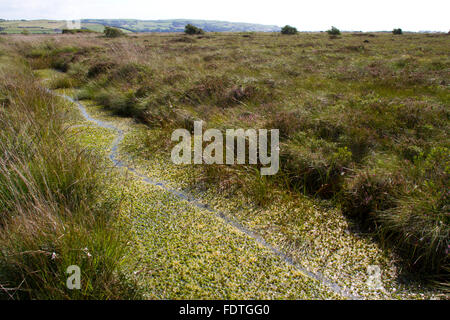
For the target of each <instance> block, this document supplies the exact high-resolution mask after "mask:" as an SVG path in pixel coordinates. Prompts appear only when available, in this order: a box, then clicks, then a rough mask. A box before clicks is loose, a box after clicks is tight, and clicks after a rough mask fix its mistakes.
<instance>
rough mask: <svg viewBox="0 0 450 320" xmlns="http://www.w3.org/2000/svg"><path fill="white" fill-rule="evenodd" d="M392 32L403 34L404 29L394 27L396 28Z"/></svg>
mask: <svg viewBox="0 0 450 320" xmlns="http://www.w3.org/2000/svg"><path fill="white" fill-rule="evenodd" d="M392 33H393V34H403V30H402V29H400V28H398V29H394V30H392Z"/></svg>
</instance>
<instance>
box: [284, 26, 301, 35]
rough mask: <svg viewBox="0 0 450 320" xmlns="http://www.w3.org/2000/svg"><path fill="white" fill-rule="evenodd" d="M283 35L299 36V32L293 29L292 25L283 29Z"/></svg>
mask: <svg viewBox="0 0 450 320" xmlns="http://www.w3.org/2000/svg"><path fill="white" fill-rule="evenodd" d="M281 33H282V34H297V33H298V31H297V29H296V28H295V27H291V26H290V25H286V26H284V27H283V28H282V29H281Z"/></svg>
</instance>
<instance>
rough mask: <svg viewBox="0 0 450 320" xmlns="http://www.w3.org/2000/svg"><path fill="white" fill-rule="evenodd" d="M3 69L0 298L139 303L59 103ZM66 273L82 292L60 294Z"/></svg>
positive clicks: (94, 170)
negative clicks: (73, 274)
mask: <svg viewBox="0 0 450 320" xmlns="http://www.w3.org/2000/svg"><path fill="white" fill-rule="evenodd" d="M9 69H12V70H9ZM9 69H8V70H5V69H2V70H1V71H0V95H1V96H2V97H5V99H6V100H2V104H1V106H0V123H1V127H2V130H1V132H0V154H1V156H0V248H1V252H0V298H3V299H122V298H131V297H137V295H136V291H135V287H134V284H133V283H132V282H129V281H128V280H126V279H125V277H124V276H123V275H122V269H121V268H122V264H123V261H124V257H125V255H126V254H127V252H126V248H125V247H124V241H123V237H124V233H123V232H120V231H118V230H117V228H116V227H115V225H116V217H117V213H118V208H119V206H118V205H119V204H118V203H117V200H113V199H109V198H108V197H106V195H105V194H103V192H102V190H103V188H104V186H105V185H104V178H103V173H102V171H103V170H101V169H102V168H100V167H99V163H100V161H98V159H95V157H94V156H93V155H91V154H88V153H87V152H86V151H85V150H82V149H81V148H78V147H76V146H73V145H72V144H69V142H68V140H67V137H68V134H67V133H66V132H65V130H64V128H63V123H64V118H63V114H64V113H63V112H62V110H61V108H60V107H58V106H59V105H61V103H60V102H58V101H56V98H55V97H54V96H52V95H51V94H49V93H47V92H46V91H45V90H44V89H43V88H42V87H40V86H39V85H38V84H37V83H36V82H35V80H34V79H33V78H32V77H31V72H30V70H28V69H27V70H21V68H20V67H16V68H13V67H11V66H10V67H9ZM6 101H7V102H6ZM55 146H58V147H56V148H55ZM70 265H78V266H79V267H80V268H81V288H82V290H69V289H68V288H67V287H66V280H67V277H68V275H67V274H66V269H67V267H68V266H70Z"/></svg>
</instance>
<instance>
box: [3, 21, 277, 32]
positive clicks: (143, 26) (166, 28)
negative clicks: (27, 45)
mask: <svg viewBox="0 0 450 320" xmlns="http://www.w3.org/2000/svg"><path fill="white" fill-rule="evenodd" d="M189 23H190V24H193V25H195V26H197V27H199V28H202V29H203V30H205V31H206V32H251V31H253V32H278V31H280V27H278V26H274V25H262V24H253V23H240V22H226V21H213V20H190V19H174V20H135V19H83V20H81V27H82V28H83V29H90V30H93V31H97V32H103V29H104V27H105V26H109V27H116V28H120V29H123V30H124V31H128V32H183V31H184V26H185V25H187V24H189ZM64 28H67V26H66V22H65V21H63V20H2V19H0V33H24V32H26V33H61V31H62V29H64Z"/></svg>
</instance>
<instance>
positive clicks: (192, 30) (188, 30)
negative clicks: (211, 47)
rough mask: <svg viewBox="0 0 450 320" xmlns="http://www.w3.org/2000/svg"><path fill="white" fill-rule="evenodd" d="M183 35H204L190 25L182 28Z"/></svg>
mask: <svg viewBox="0 0 450 320" xmlns="http://www.w3.org/2000/svg"><path fill="white" fill-rule="evenodd" d="M184 33H186V34H204V33H205V32H204V31H203V30H202V29H200V28H197V27H196V26H193V25H192V24H188V25H186V27H184Z"/></svg>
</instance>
